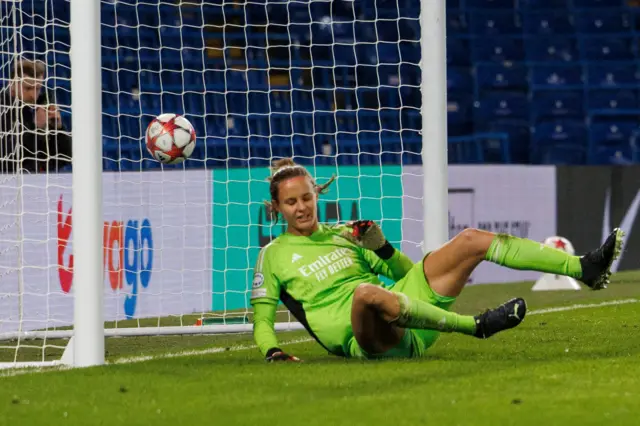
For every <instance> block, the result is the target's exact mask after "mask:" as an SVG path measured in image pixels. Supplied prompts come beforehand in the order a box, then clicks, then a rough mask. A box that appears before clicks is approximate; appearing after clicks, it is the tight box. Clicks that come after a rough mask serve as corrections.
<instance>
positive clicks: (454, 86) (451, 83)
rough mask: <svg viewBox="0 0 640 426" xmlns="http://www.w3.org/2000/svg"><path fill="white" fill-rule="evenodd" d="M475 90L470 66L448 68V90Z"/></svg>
mask: <svg viewBox="0 0 640 426" xmlns="http://www.w3.org/2000/svg"><path fill="white" fill-rule="evenodd" d="M472 91H473V75H472V74H471V70H470V69H469V68H462V67H449V68H447V92H448V93H454V92H466V93H471V92H472Z"/></svg>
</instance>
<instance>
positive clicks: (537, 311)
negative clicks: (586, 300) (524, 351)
mask: <svg viewBox="0 0 640 426" xmlns="http://www.w3.org/2000/svg"><path fill="white" fill-rule="evenodd" d="M638 302H640V300H638V299H620V300H609V301H607V302H602V303H590V304H576V305H569V306H558V307H556V308H544V309H535V310H533V311H531V312H527V316H529V315H540V314H548V313H552V312H564V311H575V310H578V309H593V308H602V307H604V306H616V305H626V304H628V303H638Z"/></svg>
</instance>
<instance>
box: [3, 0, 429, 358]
mask: <svg viewBox="0 0 640 426" xmlns="http://www.w3.org/2000/svg"><path fill="white" fill-rule="evenodd" d="M1 4H2V8H3V14H2V17H1V18H0V24H1V25H2V27H1V29H0V30H1V32H0V35H1V38H0V48H1V54H2V56H3V59H5V60H3V61H2V68H1V69H2V80H3V81H2V82H3V85H5V84H7V83H8V73H9V69H10V68H9V67H8V65H7V64H8V61H9V60H11V59H15V58H17V57H18V56H21V57H25V56H26V57H27V58H30V57H33V58H37V59H40V60H42V61H44V62H45V63H46V69H47V78H46V80H45V81H46V86H47V89H48V90H49V93H50V94H51V95H52V99H55V102H56V103H57V104H58V105H59V106H60V109H61V110H62V112H63V114H62V119H63V121H64V123H65V126H67V127H66V128H67V129H69V128H70V124H71V123H70V115H69V114H68V112H69V106H70V99H71V98H70V62H69V56H68V53H69V44H70V41H69V26H68V23H69V2H68V1H67V0H54V1H51V0H48V1H37V0H33V1H23V2H17V3H13V2H9V3H7V2H2V3H1ZM101 11H102V18H101V19H102V26H101V29H102V38H101V44H102V108H103V138H102V143H103V153H104V161H103V168H104V175H103V180H104V187H103V192H104V221H105V227H104V230H105V231H104V237H105V240H104V241H105V251H104V253H105V280H104V287H105V293H104V294H105V320H107V321H108V324H107V327H108V328H109V329H117V330H121V329H124V328H125V327H126V328H131V327H133V328H142V327H145V326H163V325H187V326H191V325H193V324H195V322H196V320H197V319H199V318H201V317H202V315H203V314H205V315H204V318H205V323H209V322H211V321H214V319H216V320H218V321H219V320H220V318H225V319H226V320H227V321H228V322H234V323H237V322H241V323H242V322H244V321H245V320H246V316H245V314H247V313H248V312H249V304H248V296H249V293H250V290H251V284H250V283H251V273H252V268H253V264H254V262H255V259H256V257H257V253H258V251H259V248H260V247H261V246H263V245H264V244H266V242H268V241H269V239H270V237H271V236H272V235H277V234H278V233H280V232H281V231H282V227H281V226H280V225H278V226H272V225H271V224H269V223H268V221H267V218H266V212H265V211H264V208H263V204H262V200H263V199H265V198H267V197H268V185H267V183H266V182H265V180H264V179H265V177H266V176H267V173H268V171H267V165H268V164H269V163H270V162H271V160H273V159H275V158H280V157H290V156H293V157H294V158H295V160H296V161H298V162H300V163H302V164H305V165H307V166H309V167H310V169H311V172H312V173H313V174H314V175H315V176H317V177H318V179H319V180H320V181H324V180H325V179H327V178H329V177H330V176H331V175H333V174H336V175H337V176H338V180H337V183H336V184H335V185H334V187H333V188H332V190H331V192H330V193H329V194H328V195H327V196H326V197H324V199H323V201H322V202H321V203H320V219H321V220H322V221H329V222H331V221H335V220H337V219H341V220H344V219H351V218H354V217H363V216H367V218H370V219H376V220H380V221H381V222H382V225H383V228H384V229H385V232H386V233H387V236H388V237H389V239H390V240H391V241H392V242H394V243H397V244H400V243H401V242H402V234H403V233H402V226H403V225H402V222H401V218H402V215H403V198H402V194H403V188H402V187H403V180H404V179H405V177H406V176H411V175H418V174H420V172H419V167H420V166H419V165H418V163H419V162H420V146H421V142H420V136H419V134H418V128H419V125H420V115H419V103H420V91H419V82H420V68H419V56H420V48H419V24H418V15H419V3H418V2H417V1H411V0H390V1H388V0H377V1H374V0H370V1H364V2H353V1H343V0H335V1H321V0H320V1H306V0H305V1H275V2H272V1H269V2H266V1H247V2H226V1H225V2H223V1H202V2H200V1H191V2H177V1H176V2H174V1H156V0H148V1H133V0H126V1H122V0H120V1H104V0H103V1H102V2H101ZM16 40H19V41H18V42H16ZM74 78H82V76H74ZM53 95H55V96H53ZM160 113H178V114H184V115H185V116H186V117H187V118H188V119H189V120H190V121H191V123H193V124H194V126H195V128H196V132H197V136H198V140H197V147H196V150H195V152H194V154H193V156H192V158H191V159H189V160H187V161H186V162H185V163H183V164H180V165H177V166H162V165H161V164H160V163H158V162H156V161H154V160H153V159H152V158H151V157H150V156H149V154H148V153H147V152H146V149H145V146H144V144H143V136H144V131H145V129H146V126H147V125H148V123H149V122H150V120H151V119H152V118H153V117H154V116H156V115H158V114H160ZM86 142H87V143H94V142H96V143H97V141H86ZM49 154H50V153H49ZM412 164H415V165H412ZM56 165H57V166H58V168H60V170H59V171H58V172H56V171H55V170H54V167H52V166H48V167H45V168H41V169H39V171H40V172H41V173H39V174H37V175H32V174H29V175H28V176H27V174H28V173H22V174H19V175H3V176H1V177H0V178H1V180H0V182H3V184H2V187H1V188H0V191H1V194H2V203H0V206H1V209H0V218H1V220H2V223H0V239H1V240H2V250H3V255H2V257H1V260H0V262H2V263H1V265H0V266H2V268H3V270H2V271H0V279H1V281H0V293H1V294H0V297H1V298H0V304H2V306H4V307H5V308H3V309H2V311H1V312H0V333H4V336H5V337H7V336H8V334H7V333H9V334H11V333H14V332H19V331H27V330H44V329H52V328H58V329H60V327H64V326H69V325H71V319H72V305H73V304H72V298H71V296H72V294H71V293H72V290H71V293H70V292H69V290H70V289H71V282H70V278H71V268H70V267H71V262H72V260H71V253H72V247H71V242H70V241H68V240H69V238H71V236H72V232H71V231H72V229H73V225H72V221H71V219H70V216H69V209H70V207H71V189H70V183H71V175H70V174H69V173H68V171H69V167H68V166H65V165H64V163H59V162H56ZM411 167H415V168H416V170H414V171H411V170H409V169H410V168H411ZM4 182H12V183H11V184H4ZM416 190H417V191H420V190H419V189H418V187H417V186H416ZM419 197H420V192H417V193H416V197H414V199H419ZM404 208H406V206H405V207H404ZM414 216H416V215H415V214H414ZM418 217H419V216H418ZM27 221H29V223H23V222H27ZM27 229H28V231H27ZM17 232H19V234H17ZM27 234H28V235H29V236H27ZM416 238H417V241H415V244H413V245H412V248H414V249H415V248H416V247H417V245H418V244H419V242H420V239H421V238H419V237H416ZM404 243H405V244H406V243H407V242H406V241H405V242H404ZM4 251H11V252H12V253H14V254H15V255H14V256H12V257H11V262H9V263H6V262H7V261H6V259H7V258H8V257H7V256H4ZM418 251H419V249H418ZM21 254H24V259H22V260H20V259H21ZM20 261H24V262H25V264H27V265H28V266H27V267H25V268H22V276H23V279H22V280H20V279H18V277H19V276H20V274H19V273H18V271H20V268H19V267H18V266H19V263H18V262H20ZM27 271H29V272H28V273H27ZM21 286H22V287H21ZM27 294H28V295H29V299H28V301H27V298H26V297H24V296H26V295H27ZM27 304H28V306H27ZM191 314H194V315H191ZM50 335H51V336H57V335H55V334H50ZM23 344H24V343H23V342H16V341H15V340H13V341H10V342H8V346H6V347H7V348H11V349H16V348H17V347H18V346H19V345H23ZM17 352H18V351H15V353H17ZM12 354H14V352H12ZM38 357H45V351H44V350H42V351H39V352H37V355H36V358H38ZM5 358H7V356H5ZM9 358H11V356H9ZM21 358H22V357H21V356H20V355H16V358H15V359H21ZM5 360H6V359H5Z"/></svg>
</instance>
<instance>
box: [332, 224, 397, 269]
mask: <svg viewBox="0 0 640 426" xmlns="http://www.w3.org/2000/svg"><path fill="white" fill-rule="evenodd" d="M345 225H346V226H347V227H349V228H351V231H349V230H346V231H344V232H343V233H342V236H343V237H345V238H346V239H348V240H349V241H351V242H353V243H354V244H357V245H359V246H360V247H363V248H366V249H368V250H372V251H373V252H374V253H375V254H377V255H378V257H380V259H382V260H387V259H389V258H391V256H393V253H395V251H396V249H395V248H393V246H392V245H391V243H389V241H387V239H386V238H385V236H384V234H383V233H382V229H380V227H379V226H378V224H377V223H375V222H374V221H372V220H356V221H351V222H347V223H346V224H345Z"/></svg>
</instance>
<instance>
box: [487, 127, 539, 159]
mask: <svg viewBox="0 0 640 426" xmlns="http://www.w3.org/2000/svg"><path fill="white" fill-rule="evenodd" d="M481 130H482V131H485V132H489V133H504V134H506V135H508V136H509V148H510V157H511V162H512V163H516V164H527V163H529V156H530V139H531V129H530V127H529V122H528V120H527V121H522V120H497V121H493V122H490V123H487V124H486V125H485V126H483V127H482V128H481Z"/></svg>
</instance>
